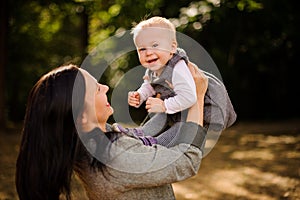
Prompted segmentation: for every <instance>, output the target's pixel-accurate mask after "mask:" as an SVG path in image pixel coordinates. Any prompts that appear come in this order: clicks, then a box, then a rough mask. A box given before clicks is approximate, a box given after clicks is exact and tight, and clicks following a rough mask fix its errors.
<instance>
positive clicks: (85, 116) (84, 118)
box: [78, 112, 88, 125]
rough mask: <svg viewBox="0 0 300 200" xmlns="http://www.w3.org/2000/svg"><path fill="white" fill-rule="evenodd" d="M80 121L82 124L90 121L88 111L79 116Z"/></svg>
mask: <svg viewBox="0 0 300 200" xmlns="http://www.w3.org/2000/svg"><path fill="white" fill-rule="evenodd" d="M78 121H79V123H80V124H81V125H84V124H87V122H88V119H87V113H85V112H83V113H82V114H81V115H80V116H79V118H78Z"/></svg>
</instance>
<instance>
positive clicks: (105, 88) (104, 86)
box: [102, 85, 109, 93]
mask: <svg viewBox="0 0 300 200" xmlns="http://www.w3.org/2000/svg"><path fill="white" fill-rule="evenodd" d="M102 87H103V90H104V91H105V93H107V92H108V90H109V87H108V86H107V85H102Z"/></svg>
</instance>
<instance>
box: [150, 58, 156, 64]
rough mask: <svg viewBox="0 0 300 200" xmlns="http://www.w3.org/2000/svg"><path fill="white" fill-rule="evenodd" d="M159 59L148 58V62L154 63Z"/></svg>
mask: <svg viewBox="0 0 300 200" xmlns="http://www.w3.org/2000/svg"><path fill="white" fill-rule="evenodd" d="M157 60H158V58H154V59H151V60H147V63H149V64H151V63H153V62H155V61H157Z"/></svg>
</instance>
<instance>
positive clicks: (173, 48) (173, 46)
mask: <svg viewBox="0 0 300 200" xmlns="http://www.w3.org/2000/svg"><path fill="white" fill-rule="evenodd" d="M176 50H177V42H176V41H173V42H172V53H176Z"/></svg>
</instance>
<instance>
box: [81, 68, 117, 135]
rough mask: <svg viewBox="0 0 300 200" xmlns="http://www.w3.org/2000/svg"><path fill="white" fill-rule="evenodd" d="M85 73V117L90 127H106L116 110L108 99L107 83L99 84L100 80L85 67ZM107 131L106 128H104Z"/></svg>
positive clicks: (83, 71)
mask: <svg viewBox="0 0 300 200" xmlns="http://www.w3.org/2000/svg"><path fill="white" fill-rule="evenodd" d="M80 71H81V72H82V73H83V76H84V78H85V83H86V94H85V106H84V117H85V118H86V119H87V121H86V122H87V123H88V126H89V127H90V128H95V127H99V126H100V128H101V129H102V130H103V128H104V129H105V124H106V122H107V120H108V118H109V116H111V115H112V114H113V112H114V110H113V108H112V107H111V106H110V104H109V102H108V101H107V95H106V93H107V91H108V89H109V87H108V86H107V85H102V84H99V83H98V81H97V80H96V79H95V78H94V77H93V76H91V75H90V74H89V73H88V72H87V71H85V70H84V69H80ZM103 131H105V130H103Z"/></svg>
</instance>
